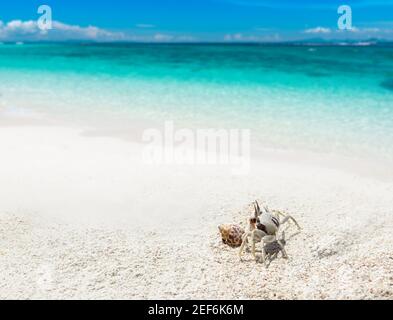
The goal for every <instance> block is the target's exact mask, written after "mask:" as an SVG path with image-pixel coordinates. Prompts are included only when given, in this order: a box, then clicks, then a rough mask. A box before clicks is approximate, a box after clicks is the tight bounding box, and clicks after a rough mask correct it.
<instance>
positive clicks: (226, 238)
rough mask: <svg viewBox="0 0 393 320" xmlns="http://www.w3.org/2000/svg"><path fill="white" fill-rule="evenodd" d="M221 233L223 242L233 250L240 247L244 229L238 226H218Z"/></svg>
mask: <svg viewBox="0 0 393 320" xmlns="http://www.w3.org/2000/svg"><path fill="white" fill-rule="evenodd" d="M218 230H219V231H220V233H221V238H222V242H223V243H225V244H227V245H228V246H230V247H232V248H236V247H240V246H241V244H242V236H243V234H244V232H245V231H244V229H243V228H242V227H240V226H239V225H236V224H222V225H220V226H218Z"/></svg>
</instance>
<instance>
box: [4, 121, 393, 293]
mask: <svg viewBox="0 0 393 320" xmlns="http://www.w3.org/2000/svg"><path fill="white" fill-rule="evenodd" d="M0 118H1V115H0ZM141 148H142V146H141V145H139V144H138V143H136V142H132V141H127V140H126V139H122V138H121V137H117V136H114V135H113V136H110V135H108V136H91V135H89V134H86V128H75V127H70V126H61V125H58V124H54V123H42V122H41V121H38V120H37V122H36V123H35V122H34V121H21V120H20V119H19V120H16V121H11V120H9V119H5V118H4V117H3V118H2V119H1V120H0V271H1V272H0V299H15V298H16V299H25V298H39V299H45V298H55V299H63V298H72V299H75V298H76V299H80V298H88V299H99V298H116V299H122V298H124V299H139V298H148V299H152V298H159V299H175V298H180V299H183V298H187V299H188V298H194V299H197V298H198V299H199V298H202V299H204V298H212V299H231V298H236V299H237V298H246V299H249V298H250V299H265V298H269V299H281V298H285V299H336V298H338V299H354V298H362V299H363V298H365V299H377V298H383V299H392V298H393V237H392V234H393V215H392V214H393V180H392V179H391V178H390V175H391V173H392V172H388V171H386V175H383V174H382V175H381V172H384V171H383V170H382V169H381V168H375V169H378V170H377V171H378V173H379V174H375V175H374V174H373V170H372V169H371V168H372V166H371V167H370V166H369V167H368V168H370V169H369V170H368V171H367V172H365V169H364V167H362V168H363V169H362V170H356V168H357V165H356V162H355V161H353V162H351V161H350V160H349V159H346V166H342V167H339V166H333V165H332V166H329V165H326V163H325V162H326V161H325V162H324V161H320V162H318V161H317V158H318V156H316V157H315V159H314V158H310V157H308V158H307V161H306V160H304V161H301V159H302V158H301V156H300V157H296V160H294V159H295V158H294V157H290V156H289V155H288V154H286V153H284V152H277V153H275V152H274V151H270V152H269V153H268V154H266V156H263V155H261V156H259V157H255V158H253V160H252V166H251V172H250V174H249V175H246V176H233V175H231V174H230V169H228V168H226V167H219V166H217V167H216V166H210V167H208V166H177V167H176V166H170V165H167V166H157V167H151V166H148V165H146V164H143V163H142V162H141V158H140V155H141ZM322 158H323V156H321V159H322ZM337 162H340V161H337ZM344 162H345V161H344ZM348 163H353V166H352V168H351V169H348V167H351V166H348ZM376 166H377V165H376ZM359 167H360V166H359ZM352 169H353V170H352ZM255 199H259V200H260V201H261V203H263V204H267V205H269V206H270V207H271V208H274V209H281V210H286V211H288V212H290V213H291V214H292V215H293V216H294V217H295V218H296V219H297V220H298V221H299V223H300V224H301V226H302V227H303V231H302V232H301V233H300V234H298V235H295V236H293V237H292V238H290V239H289V240H288V244H287V247H286V250H287V253H288V255H289V259H288V260H284V259H282V258H281V257H280V256H279V258H278V259H277V260H274V261H273V262H272V263H271V265H270V266H269V268H268V269H266V268H265V267H264V266H263V265H261V264H256V263H255V262H254V261H253V260H252V258H251V254H250V253H249V252H246V253H245V256H244V261H243V262H240V261H239V259H238V256H237V253H238V250H237V249H231V248H229V247H227V246H225V245H223V244H222V242H221V240H220V237H219V234H218V229H217V226H218V225H219V224H221V223H241V224H243V225H245V222H246V218H247V217H248V215H249V212H250V211H249V210H250V207H249V204H250V203H251V202H252V201H253V200H255ZM295 231H296V229H295V228H290V229H289V230H288V232H287V237H290V236H291V235H292V234H293V233H294V232H295Z"/></svg>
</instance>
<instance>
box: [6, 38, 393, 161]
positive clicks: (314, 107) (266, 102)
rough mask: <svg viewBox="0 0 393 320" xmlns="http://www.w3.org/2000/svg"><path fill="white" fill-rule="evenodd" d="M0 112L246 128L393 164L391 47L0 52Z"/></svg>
mask: <svg viewBox="0 0 393 320" xmlns="http://www.w3.org/2000/svg"><path fill="white" fill-rule="evenodd" d="M0 94H1V96H0V108H9V107H17V108H24V109H32V110H35V109H37V110H39V111H47V112H53V113H58V114H64V115H71V116H74V117H75V116H77V115H78V114H82V113H83V114H88V115H90V116H91V117H100V116H105V117H110V116H114V117H116V116H117V117H118V116H120V117H122V119H127V118H129V119H130V125H131V124H132V119H133V118H135V117H137V118H138V119H140V118H146V119H153V120H155V121H165V120H174V121H175V123H176V121H177V122H178V123H179V124H181V125H184V124H187V123H188V124H190V125H191V124H192V125H194V126H209V127H216V128H220V127H228V128H250V129H252V132H251V133H252V136H253V138H254V139H255V140H257V141H259V142H260V143H261V145H263V146H266V147H269V148H271V147H273V148H283V149H292V148H295V149H296V148H301V149H307V150H312V151H318V152H319V151H321V152H334V153H336V152H338V153H342V154H348V153H350V154H356V155H359V156H362V155H366V154H367V155H368V156H369V157H374V156H376V157H382V158H389V159H393V47H383V46H375V47H374V46H368V47H367V46H365V47H359V46H358V47H350V46H345V47H344V46H331V47H319V46H314V47H311V46H297V47H295V46H283V45H282V46H264V45H202V44H192V45H191V44H187V45H180V44H176V45H175V44H172V45H164V44H160V45H154V44H151V45H149V44H85V45H82V44H25V45H8V44H7V45H1V46H0Z"/></svg>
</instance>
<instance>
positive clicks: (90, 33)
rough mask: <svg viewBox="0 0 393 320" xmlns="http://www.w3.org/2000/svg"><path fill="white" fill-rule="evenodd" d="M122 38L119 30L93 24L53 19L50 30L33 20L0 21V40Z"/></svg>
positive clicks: (100, 39) (97, 39) (107, 39)
mask: <svg viewBox="0 0 393 320" xmlns="http://www.w3.org/2000/svg"><path fill="white" fill-rule="evenodd" d="M124 38H125V35H124V34H123V33H121V32H111V31H108V30H105V29H100V28H98V27H95V26H87V27H81V26H78V25H70V24H66V23H62V22H59V21H53V23H52V29H51V30H41V29H40V28H39V27H38V24H37V22H36V21H33V20H29V21H22V20H12V21H9V22H7V23H4V22H2V21H0V40H1V41H66V40H94V41H114V40H122V39H124Z"/></svg>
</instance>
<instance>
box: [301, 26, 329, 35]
mask: <svg viewBox="0 0 393 320" xmlns="http://www.w3.org/2000/svg"><path fill="white" fill-rule="evenodd" d="M331 32H332V30H330V29H329V28H324V27H316V28H311V29H306V30H304V33H323V34H327V33H331Z"/></svg>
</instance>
